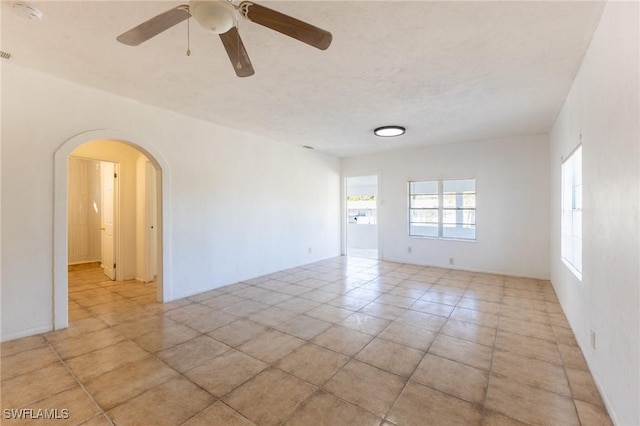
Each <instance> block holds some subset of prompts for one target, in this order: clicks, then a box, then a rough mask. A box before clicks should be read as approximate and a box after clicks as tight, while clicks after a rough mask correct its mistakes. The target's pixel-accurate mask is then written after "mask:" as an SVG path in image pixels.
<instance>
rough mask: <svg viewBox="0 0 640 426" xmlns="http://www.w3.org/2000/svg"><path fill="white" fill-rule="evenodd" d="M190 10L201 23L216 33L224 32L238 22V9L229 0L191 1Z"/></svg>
mask: <svg viewBox="0 0 640 426" xmlns="http://www.w3.org/2000/svg"><path fill="white" fill-rule="evenodd" d="M189 11H190V13H191V16H193V17H194V18H195V19H196V21H198V23H199V24H200V25H202V26H203V27H204V28H205V29H207V30H210V31H213V32H214V33H216V34H224V33H226V32H227V31H229V30H230V29H231V28H233V27H235V26H236V24H237V22H238V15H237V13H236V9H235V8H234V7H233V5H232V4H231V3H229V2H228V1H227V0H213V1H191V2H189Z"/></svg>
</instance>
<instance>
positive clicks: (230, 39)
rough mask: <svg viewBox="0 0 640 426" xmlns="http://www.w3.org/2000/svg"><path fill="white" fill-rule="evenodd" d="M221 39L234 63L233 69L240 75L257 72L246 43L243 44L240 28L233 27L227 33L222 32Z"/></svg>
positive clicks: (245, 75) (249, 74)
mask: <svg viewBox="0 0 640 426" xmlns="http://www.w3.org/2000/svg"><path fill="white" fill-rule="evenodd" d="M220 40H222V44H223V45H224V49H225V50H226V51H227V55H229V59H230V60H231V65H233V69H234V70H235V72H236V75H237V76H238V77H249V76H251V75H253V74H255V71H254V70H253V65H251V60H250V59H249V55H248V54H247V50H246V49H245V48H244V44H242V39H241V38H240V33H239V32H238V28H236V27H233V28H231V29H230V30H229V31H227V32H226V33H224V34H220Z"/></svg>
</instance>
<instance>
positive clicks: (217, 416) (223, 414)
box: [183, 401, 254, 426]
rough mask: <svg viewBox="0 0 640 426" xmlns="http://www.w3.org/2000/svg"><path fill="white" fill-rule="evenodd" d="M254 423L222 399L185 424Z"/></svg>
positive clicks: (237, 425)
mask: <svg viewBox="0 0 640 426" xmlns="http://www.w3.org/2000/svg"><path fill="white" fill-rule="evenodd" d="M253 424H254V423H253V422H251V421H249V420H248V419H247V418H246V417H243V416H242V415H241V414H240V413H238V412H237V411H235V410H234V409H233V408H231V407H229V406H228V405H226V404H225V403H224V402H222V401H218V402H216V403H215V404H212V405H211V406H210V407H208V408H207V409H205V410H203V411H201V412H200V413H198V414H197V415H196V416H193V417H192V418H191V419H189V421H187V422H186V423H184V424H183V426H252V425H253Z"/></svg>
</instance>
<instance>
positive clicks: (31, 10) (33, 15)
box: [11, 1, 42, 21]
mask: <svg viewBox="0 0 640 426" xmlns="http://www.w3.org/2000/svg"><path fill="white" fill-rule="evenodd" d="M11 9H12V10H13V11H14V12H15V13H17V14H18V15H19V16H21V17H23V18H25V19H28V20H30V21H41V20H42V11H41V10H40V9H38V8H37V7H35V6H33V5H31V4H29V3H25V2H22V1H14V2H13V3H11Z"/></svg>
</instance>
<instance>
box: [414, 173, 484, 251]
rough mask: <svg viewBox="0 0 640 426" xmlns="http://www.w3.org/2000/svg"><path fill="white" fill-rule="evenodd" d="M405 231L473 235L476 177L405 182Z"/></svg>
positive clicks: (457, 236) (421, 234) (456, 236)
mask: <svg viewBox="0 0 640 426" xmlns="http://www.w3.org/2000/svg"><path fill="white" fill-rule="evenodd" d="M409 235H410V236H412V237H433V238H453V239H462V240H475V239H476V180H475V179H462V180H432V181H424V182H409Z"/></svg>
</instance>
